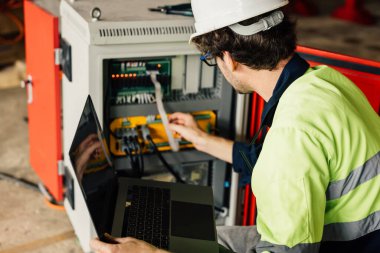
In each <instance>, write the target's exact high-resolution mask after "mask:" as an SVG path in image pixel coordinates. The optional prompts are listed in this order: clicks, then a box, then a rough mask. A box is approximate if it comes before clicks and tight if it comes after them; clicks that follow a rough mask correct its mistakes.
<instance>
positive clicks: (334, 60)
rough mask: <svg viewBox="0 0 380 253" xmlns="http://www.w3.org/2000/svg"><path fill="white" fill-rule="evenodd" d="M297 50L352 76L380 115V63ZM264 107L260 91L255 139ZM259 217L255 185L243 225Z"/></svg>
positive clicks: (255, 100)
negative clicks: (254, 192) (254, 191)
mask: <svg viewBox="0 0 380 253" xmlns="http://www.w3.org/2000/svg"><path fill="white" fill-rule="evenodd" d="M297 52H298V53H299V54H300V55H301V57H303V58H304V59H305V60H307V61H308V62H309V63H310V65H311V66H316V65H328V66H330V67H332V68H334V69H336V70H338V71H340V72H341V73H343V74H344V75H345V76H347V77H348V78H350V79H351V80H352V81H353V82H354V83H355V84H356V85H357V86H358V87H359V88H360V89H361V90H362V91H363V93H364V94H365V95H366V96H367V99H368V101H369V102H370V103H371V105H372V107H373V108H374V109H375V111H376V112H377V113H378V114H379V115H380V62H375V61H370V60H364V59H360V58H355V57H351V56H346V55H341V54H336V53H331V52H326V51H322V50H318V49H312V48H307V47H302V46H299V47H298V48H297ZM263 108H264V100H263V99H261V98H260V97H259V96H258V95H257V94H253V95H252V96H251V108H250V123H249V126H248V136H249V138H252V137H253V136H254V134H255V133H256V132H257V131H258V130H259V127H260V123H261V122H260V117H261V113H262V111H263ZM255 217H256V199H255V196H254V195H253V194H252V191H251V186H250V185H246V186H245V188H244V204H243V219H242V225H254V224H255Z"/></svg>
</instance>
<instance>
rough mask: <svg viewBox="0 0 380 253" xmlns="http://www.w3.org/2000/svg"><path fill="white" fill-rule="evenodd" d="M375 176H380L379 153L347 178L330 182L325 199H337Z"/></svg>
mask: <svg viewBox="0 0 380 253" xmlns="http://www.w3.org/2000/svg"><path fill="white" fill-rule="evenodd" d="M377 175H380V151H379V152H378V153H377V154H376V155H374V156H373V157H372V158H370V159H369V160H368V161H366V162H365V163H364V165H363V166H360V167H359V168H356V169H355V170H353V171H352V172H351V173H350V174H349V175H348V177H347V178H345V179H342V180H339V181H336V182H331V183H330V184H329V186H328V187H327V190H326V199H327V200H333V199H338V198H340V197H342V196H343V195H345V194H347V193H348V192H350V191H351V190H353V189H355V188H356V187H358V186H359V185H361V184H363V183H365V182H367V181H368V180H371V179H372V178H374V177H376V176H377Z"/></svg>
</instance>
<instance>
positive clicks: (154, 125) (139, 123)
mask: <svg viewBox="0 0 380 253" xmlns="http://www.w3.org/2000/svg"><path fill="white" fill-rule="evenodd" d="M191 114H192V115H193V116H194V118H195V120H196V122H197V124H198V126H199V127H200V128H201V129H202V130H203V131H205V132H207V133H210V134H212V133H213V132H214V130H215V124H216V115H215V113H214V112H213V111H199V112H193V113H191ZM168 116H169V115H168ZM110 131H111V135H110V150H111V153H112V154H113V155H115V156H125V155H126V153H125V152H124V151H123V145H125V144H124V142H123V140H125V138H130V136H131V135H133V137H137V139H138V142H139V143H140V144H141V145H142V152H143V153H151V152H152V147H151V146H150V144H149V142H148V141H147V140H146V138H144V136H146V135H147V133H149V135H150V136H151V138H152V139H153V141H154V143H155V144H156V146H157V148H158V150H159V151H169V150H171V149H170V146H169V142H168V137H167V135H166V132H165V128H164V126H163V124H162V121H161V118H160V116H159V115H149V116H133V117H124V118H117V119H114V120H113V121H112V122H111V125H110ZM174 137H175V138H176V139H177V140H179V144H180V148H181V149H184V148H193V147H194V146H193V144H192V143H190V142H188V141H186V140H184V139H181V138H180V136H178V135H177V136H174Z"/></svg>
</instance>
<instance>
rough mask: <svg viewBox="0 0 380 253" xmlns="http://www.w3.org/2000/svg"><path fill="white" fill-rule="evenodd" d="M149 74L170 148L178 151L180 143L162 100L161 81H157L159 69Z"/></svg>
mask: <svg viewBox="0 0 380 253" xmlns="http://www.w3.org/2000/svg"><path fill="white" fill-rule="evenodd" d="M147 73H148V72H147ZM148 74H149V75H150V79H151V80H152V82H153V84H154V91H155V94H156V104H157V110H158V112H159V114H160V116H161V121H162V124H163V125H164V128H165V132H166V135H167V136H168V139H169V145H170V148H171V149H172V151H174V152H177V151H178V150H179V143H178V141H177V140H175V139H174V136H173V134H172V132H171V131H170V129H169V120H168V116H167V114H166V111H165V108H164V104H163V102H162V92H161V83H160V82H159V81H157V74H158V71H149V73H148Z"/></svg>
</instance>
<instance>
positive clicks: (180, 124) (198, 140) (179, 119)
mask: <svg viewBox="0 0 380 253" xmlns="http://www.w3.org/2000/svg"><path fill="white" fill-rule="evenodd" d="M169 121H170V123H171V124H170V125H169V127H170V129H171V130H172V131H174V132H176V133H178V134H179V135H181V137H183V138H185V139H186V140H188V141H190V142H192V143H193V144H194V146H195V148H196V149H198V150H201V151H202V148H203V146H204V144H205V139H206V138H207V136H208V134H207V133H205V132H204V131H202V129H200V128H199V126H198V124H197V122H196V121H195V119H194V117H193V116H192V115H191V114H189V113H181V112H176V113H173V114H172V115H170V116H169Z"/></svg>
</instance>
